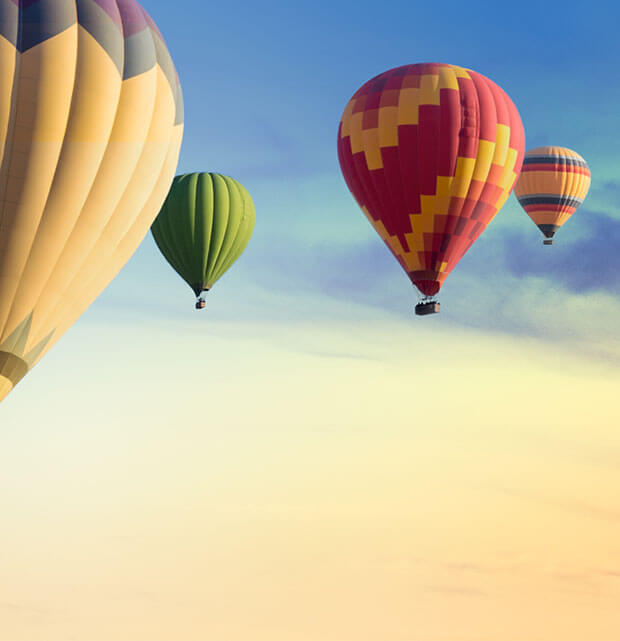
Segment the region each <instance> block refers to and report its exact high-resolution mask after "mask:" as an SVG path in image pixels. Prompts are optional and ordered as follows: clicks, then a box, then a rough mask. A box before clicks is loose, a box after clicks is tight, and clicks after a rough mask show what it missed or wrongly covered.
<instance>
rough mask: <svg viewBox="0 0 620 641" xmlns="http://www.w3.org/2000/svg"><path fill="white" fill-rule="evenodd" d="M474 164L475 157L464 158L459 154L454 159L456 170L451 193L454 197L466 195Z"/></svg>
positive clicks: (464, 196)
mask: <svg viewBox="0 0 620 641" xmlns="http://www.w3.org/2000/svg"><path fill="white" fill-rule="evenodd" d="M475 166H476V159H475V158H464V157H462V156H459V157H458V158H457V159H456V171H455V172H454V183H453V185H452V195H453V196H454V197H456V198H466V197H467V192H468V191H469V185H470V184H471V180H472V176H473V174H474V169H475Z"/></svg>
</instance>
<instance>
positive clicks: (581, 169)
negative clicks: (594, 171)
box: [521, 163, 590, 176]
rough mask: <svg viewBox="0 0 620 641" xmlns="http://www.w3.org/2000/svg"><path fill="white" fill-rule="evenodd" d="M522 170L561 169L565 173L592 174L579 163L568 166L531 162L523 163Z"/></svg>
mask: <svg viewBox="0 0 620 641" xmlns="http://www.w3.org/2000/svg"><path fill="white" fill-rule="evenodd" d="M521 171H522V172H523V171H561V172H562V173H565V174H584V175H585V176H589V175H590V170H589V169H588V168H587V167H582V166H578V165H574V166H568V165H565V164H561V163H548V164H544V165H543V164H542V163H541V164H529V165H526V164H524V165H523V168H522V169H521Z"/></svg>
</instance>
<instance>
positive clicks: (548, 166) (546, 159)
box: [515, 147, 590, 245]
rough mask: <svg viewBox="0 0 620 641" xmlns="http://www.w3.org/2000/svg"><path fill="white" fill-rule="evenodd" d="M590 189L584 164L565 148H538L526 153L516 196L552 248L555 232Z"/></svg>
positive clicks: (582, 160)
mask: <svg viewBox="0 0 620 641" xmlns="http://www.w3.org/2000/svg"><path fill="white" fill-rule="evenodd" d="M589 188H590V170H589V169H588V165H587V163H586V161H585V160H584V159H583V158H582V157H581V156H580V155H579V154H578V153H577V152H576V151H572V150H571V149H567V148H566V147H537V148H536V149H531V150H530V151H528V152H527V153H526V154H525V158H524V159H523V169H522V170H521V175H520V176H519V179H518V180H517V183H516V185H515V196H516V197H517V199H518V200H519V203H521V206H522V207H523V209H525V212H526V213H527V215H528V216H529V217H530V218H531V219H532V220H533V221H534V223H535V224H536V225H537V226H538V228H539V229H540V231H542V233H543V234H544V235H545V240H544V241H543V244H544V245H553V235H554V234H555V232H556V231H557V230H558V229H559V228H560V227H561V226H562V225H563V224H564V223H565V222H566V221H567V220H568V219H569V218H570V217H571V216H572V215H573V214H574V213H575V210H576V209H577V207H579V205H581V203H582V202H583V201H584V199H585V197H586V195H587V193H588V189H589Z"/></svg>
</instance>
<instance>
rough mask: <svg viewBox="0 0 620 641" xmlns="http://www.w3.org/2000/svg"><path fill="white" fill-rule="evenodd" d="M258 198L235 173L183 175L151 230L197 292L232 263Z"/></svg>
mask: <svg viewBox="0 0 620 641" xmlns="http://www.w3.org/2000/svg"><path fill="white" fill-rule="evenodd" d="M254 220H255V213H254V203H253V202H252V198H251V196H250V194H249V193H248V192H247V190H246V188H245V187H244V186H243V185H241V184H240V183H239V182H237V181H236V180H234V179H233V178H230V177H229V176H222V175H221V174H214V173H194V174H184V175H182V176H177V177H176V178H175V179H174V182H173V183H172V187H171V188H170V193H169V194H168V198H167V199H166V202H165V203H164V205H163V207H162V209H161V211H160V212H159V215H158V216H157V218H156V219H155V222H154V223H153V226H152V227H151V231H152V232H153V238H154V239H155V243H156V244H157V246H158V247H159V249H160V251H161V253H162V254H163V255H164V258H165V259H166V260H167V261H168V262H169V263H170V265H171V266H172V268H173V269H174V270H175V271H176V272H177V273H178V274H179V276H181V278H182V279H183V280H184V281H185V282H186V283H187V284H188V285H189V286H190V287H191V288H192V290H193V292H194V294H196V297H197V301H196V309H204V307H205V299H204V295H203V292H208V291H209V290H210V289H211V287H213V284H214V283H215V282H216V281H217V280H218V279H219V278H220V277H221V276H222V275H223V274H224V273H225V272H226V271H227V270H228V269H229V268H230V267H231V266H232V264H233V263H234V262H235V261H236V260H237V258H239V256H241V254H242V253H243V250H244V249H245V248H246V247H247V245H248V243H249V242H250V237H251V236H252V230H253V229H254Z"/></svg>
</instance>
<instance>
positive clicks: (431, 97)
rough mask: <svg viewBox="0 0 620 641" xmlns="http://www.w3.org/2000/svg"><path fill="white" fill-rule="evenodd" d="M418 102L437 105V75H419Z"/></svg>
mask: <svg viewBox="0 0 620 641" xmlns="http://www.w3.org/2000/svg"><path fill="white" fill-rule="evenodd" d="M420 104H421V105H439V76H438V75H435V74H434V73H433V74H424V75H422V76H420Z"/></svg>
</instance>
